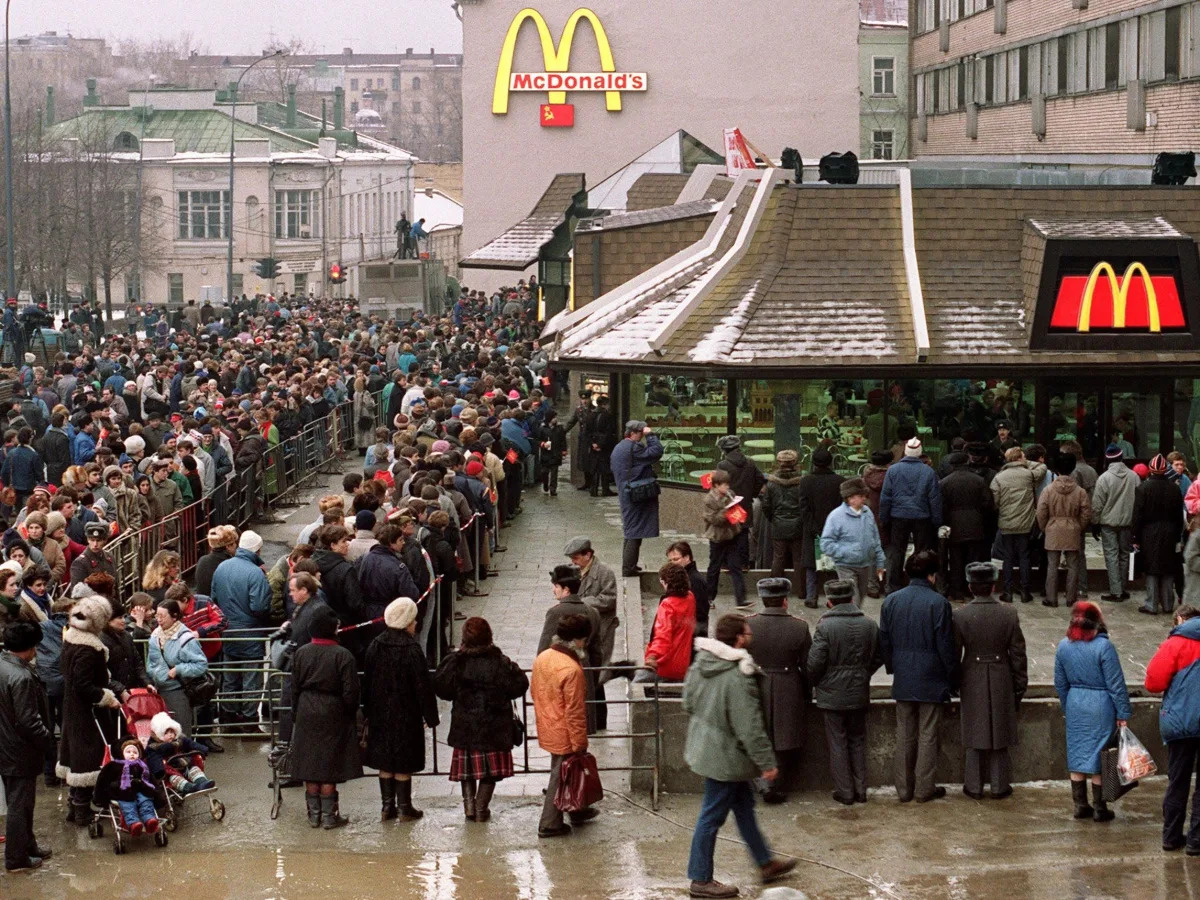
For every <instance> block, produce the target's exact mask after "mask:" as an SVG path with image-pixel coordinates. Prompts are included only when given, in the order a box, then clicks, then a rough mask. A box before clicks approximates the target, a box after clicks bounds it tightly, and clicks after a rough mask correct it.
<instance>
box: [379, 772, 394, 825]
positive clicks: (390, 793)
mask: <svg viewBox="0 0 1200 900" xmlns="http://www.w3.org/2000/svg"><path fill="white" fill-rule="evenodd" d="M379 796H380V797H381V798H382V800H383V809H382V811H381V812H380V814H379V821H380V822H387V821H388V820H390V819H394V818H396V816H397V812H396V780H395V779H394V778H380V779H379Z"/></svg>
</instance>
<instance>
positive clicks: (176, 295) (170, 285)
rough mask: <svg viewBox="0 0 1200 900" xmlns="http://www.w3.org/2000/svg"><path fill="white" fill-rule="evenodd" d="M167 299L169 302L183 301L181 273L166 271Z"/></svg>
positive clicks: (180, 302) (178, 302)
mask: <svg viewBox="0 0 1200 900" xmlns="http://www.w3.org/2000/svg"><path fill="white" fill-rule="evenodd" d="M167 299H168V300H169V301H170V302H171V303H175V304H182V303H183V273H182V272H168V273H167Z"/></svg>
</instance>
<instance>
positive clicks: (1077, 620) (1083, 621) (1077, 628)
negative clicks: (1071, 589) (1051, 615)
mask: <svg viewBox="0 0 1200 900" xmlns="http://www.w3.org/2000/svg"><path fill="white" fill-rule="evenodd" d="M1103 629H1104V615H1103V613H1101V612H1100V607H1098V606H1097V605H1096V604H1094V603H1089V602H1088V601H1086V600H1080V601H1078V602H1077V603H1076V604H1075V605H1074V606H1072V607H1071V624H1070V626H1069V627H1068V628H1067V639H1068V640H1071V641H1090V640H1091V639H1092V638H1094V637H1095V636H1096V635H1097V634H1098V633H1099V632H1100V631H1101V630H1103Z"/></svg>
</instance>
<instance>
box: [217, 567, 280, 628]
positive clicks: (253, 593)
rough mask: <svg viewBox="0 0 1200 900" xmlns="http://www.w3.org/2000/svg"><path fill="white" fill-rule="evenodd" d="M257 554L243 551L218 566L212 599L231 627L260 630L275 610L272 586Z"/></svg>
mask: <svg viewBox="0 0 1200 900" xmlns="http://www.w3.org/2000/svg"><path fill="white" fill-rule="evenodd" d="M261 566H262V560H261V559H260V558H259V556H258V554H257V553H252V552H251V551H249V550H245V549H241V548H239V549H238V551H237V553H235V554H234V555H233V557H232V558H230V559H227V560H225V562H223V563H221V564H220V565H219V566H217V570H216V571H215V572H213V577H212V598H213V600H215V601H216V604H217V606H219V607H221V612H223V613H225V618H226V619H228V620H229V627H230V628H234V629H237V628H259V627H261V626H264V625H266V624H267V615H268V614H269V613H270V611H271V585H270V583H269V582H268V581H267V576H266V573H264V572H263V570H262V568H261Z"/></svg>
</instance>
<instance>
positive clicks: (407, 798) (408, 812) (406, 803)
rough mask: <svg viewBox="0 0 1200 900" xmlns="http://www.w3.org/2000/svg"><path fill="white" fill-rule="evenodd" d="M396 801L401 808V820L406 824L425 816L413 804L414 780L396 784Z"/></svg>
mask: <svg viewBox="0 0 1200 900" xmlns="http://www.w3.org/2000/svg"><path fill="white" fill-rule="evenodd" d="M396 800H397V802H398V805H399V807H400V818H401V819H402V820H403V821H405V822H413V821H416V820H417V819H419V818H421V816H423V815H425V813H423V812H422V811H421V810H419V809H417V808H416V807H415V806H413V804H412V779H411V778H409V779H407V780H406V781H397V782H396Z"/></svg>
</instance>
